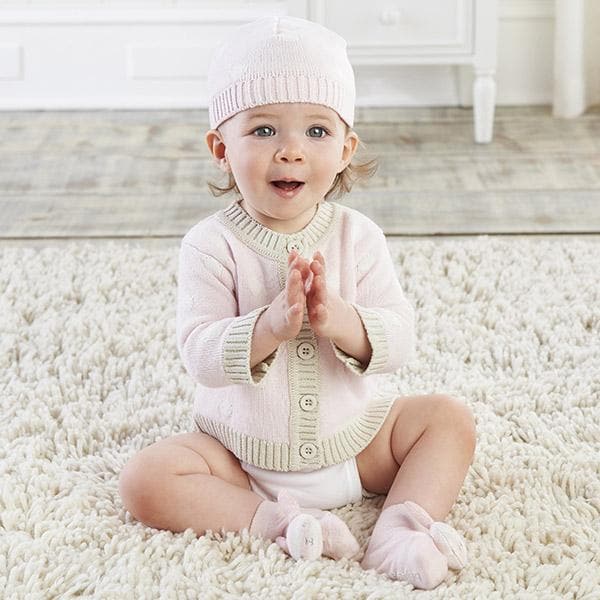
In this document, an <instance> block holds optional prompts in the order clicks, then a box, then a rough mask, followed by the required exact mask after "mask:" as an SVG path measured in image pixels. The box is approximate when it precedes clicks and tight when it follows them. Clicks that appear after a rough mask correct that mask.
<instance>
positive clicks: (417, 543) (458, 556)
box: [361, 501, 466, 590]
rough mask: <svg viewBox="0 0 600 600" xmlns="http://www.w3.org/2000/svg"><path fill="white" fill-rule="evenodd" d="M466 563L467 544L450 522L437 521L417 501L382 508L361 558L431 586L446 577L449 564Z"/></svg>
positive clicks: (398, 576) (417, 583)
mask: <svg viewBox="0 0 600 600" xmlns="http://www.w3.org/2000/svg"><path fill="white" fill-rule="evenodd" d="M465 564H466V548H465V546H464V543H463V541H462V538H461V537H460V535H459V534H458V533H457V532H456V531H455V530H454V529H453V528H452V527H450V526H449V525H446V524H444V523H436V522H434V521H433V519H432V518H431V517H430V516H429V514H428V513H427V512H426V511H425V510H424V509H423V508H421V507H420V506H419V505H418V504H416V503H414V502H410V501H407V502H404V503H403V504H396V505H393V506H389V507H388V508H386V509H385V510H383V511H382V513H381V515H380V516H379V519H378V520H377V523H376V524H375V529H374V530H373V533H372V534H371V539H370V540H369V545H368V547H367V550H366V552H365V556H364V558H363V560H362V562H361V566H362V567H363V568H364V569H375V570H376V571H378V572H379V573H386V574H387V575H388V576H389V577H391V578H392V579H401V580H403V581H408V582H409V583H410V584H412V585H413V586H414V587H416V588H420V589H425V590H430V589H433V588H435V587H436V586H438V585H439V584H440V583H441V582H442V581H443V580H444V578H445V577H446V575H447V573H448V567H449V566H450V567H451V568H456V569H459V568H462V567H463V566H464V565H465Z"/></svg>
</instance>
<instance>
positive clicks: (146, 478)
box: [119, 452, 160, 523]
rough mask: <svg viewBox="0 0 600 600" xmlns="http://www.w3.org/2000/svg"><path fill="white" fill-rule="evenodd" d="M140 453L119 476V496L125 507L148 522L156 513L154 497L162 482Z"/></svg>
mask: <svg viewBox="0 0 600 600" xmlns="http://www.w3.org/2000/svg"><path fill="white" fill-rule="evenodd" d="M145 458H146V457H145V456H144V455H143V454H142V453H141V452H140V453H138V454H136V455H135V456H133V457H132V458H131V459H130V460H129V461H128V462H127V464H126V465H125V466H124V467H123V469H122V470H121V473H120V474H119V494H120V496H121V501H122V502H123V506H124V507H125V508H126V509H127V510H128V511H129V512H130V513H131V514H132V515H133V516H134V517H135V518H136V519H137V520H138V521H142V522H143V523H146V522H148V520H149V519H150V518H151V515H152V514H153V513H154V512H155V500H154V496H155V495H156V494H155V490H156V487H157V485H160V482H159V481H157V480H156V477H153V476H152V474H151V472H150V470H151V466H150V465H149V464H148V463H147V461H146V460H145Z"/></svg>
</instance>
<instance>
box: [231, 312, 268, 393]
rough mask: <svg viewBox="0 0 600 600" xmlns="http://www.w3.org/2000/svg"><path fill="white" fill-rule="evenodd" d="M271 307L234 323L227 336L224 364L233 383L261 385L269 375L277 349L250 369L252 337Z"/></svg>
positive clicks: (251, 313)
mask: <svg viewBox="0 0 600 600" xmlns="http://www.w3.org/2000/svg"><path fill="white" fill-rule="evenodd" d="M267 308H269V306H268V305H267V306H261V307H260V308H257V309H255V310H253V311H251V312H249V313H248V314H247V315H245V316H243V317H238V318H237V319H235V320H234V321H233V323H232V324H231V326H230V327H229V329H228V331H227V332H226V334H225V341H224V342H223V355H222V364H223V370H224V371H225V374H226V375H227V376H228V377H229V379H230V380H231V381H232V383H249V384H251V385H257V384H259V383H260V382H261V381H262V379H263V378H264V376H265V375H266V374H267V371H268V370H269V367H270V366H271V365H272V364H273V361H274V360H275V356H276V355H277V350H278V349H279V348H276V349H275V350H274V351H273V352H272V353H271V354H270V355H269V356H267V358H265V359H264V360H263V361H262V362H260V363H258V364H257V365H255V366H254V368H253V369H252V370H251V369H250V354H251V352H252V336H253V334H254V327H255V325H256V321H258V318H259V317H260V315H262V313H263V312H264V311H265V310H267Z"/></svg>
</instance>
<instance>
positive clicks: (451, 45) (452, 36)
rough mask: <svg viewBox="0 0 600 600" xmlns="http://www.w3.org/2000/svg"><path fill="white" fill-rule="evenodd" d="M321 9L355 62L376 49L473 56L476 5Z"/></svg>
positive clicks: (330, 3) (338, 1)
mask: <svg viewBox="0 0 600 600" xmlns="http://www.w3.org/2000/svg"><path fill="white" fill-rule="evenodd" d="M320 8H321V15H322V18H323V21H324V24H325V26H326V27H330V28H331V29H333V30H335V31H337V32H338V33H339V34H340V35H342V36H343V37H344V38H345V39H346V40H347V42H348V49H349V52H351V53H352V54H354V55H355V56H356V55H357V54H358V55H360V51H361V49H366V48H375V47H376V48H378V49H380V50H387V51H391V52H392V53H393V54H394V55H396V54H397V55H398V56H404V55H408V56H410V55H412V54H419V55H421V56H422V55H428V54H434V55H435V54H444V55H447V54H468V53H471V52H472V50H473V44H472V40H473V31H472V30H473V18H474V14H473V11H474V0H396V1H395V2H394V1H390V0H370V1H369V2H352V3H348V1H347V0H326V1H324V2H322V3H321V7H320Z"/></svg>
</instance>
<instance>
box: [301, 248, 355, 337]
mask: <svg viewBox="0 0 600 600" xmlns="http://www.w3.org/2000/svg"><path fill="white" fill-rule="evenodd" d="M310 269H311V271H312V273H313V280H312V285H311V286H310V289H309V290H308V292H307V294H306V302H307V308H308V319H309V321H310V326H311V327H312V329H313V331H314V332H315V334H316V335H319V336H323V337H327V338H334V337H335V336H336V335H339V333H340V331H342V330H343V329H344V327H347V323H344V318H345V315H346V314H347V311H346V308H347V304H346V302H344V300H343V299H342V298H341V297H340V295H339V294H337V293H336V292H334V291H333V290H328V289H327V284H326V282H325V259H324V258H323V255H322V254H321V253H320V252H315V255H314V260H313V261H312V262H311V263H310Z"/></svg>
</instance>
